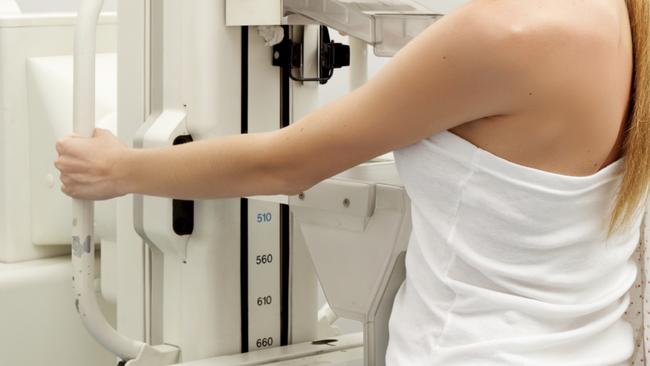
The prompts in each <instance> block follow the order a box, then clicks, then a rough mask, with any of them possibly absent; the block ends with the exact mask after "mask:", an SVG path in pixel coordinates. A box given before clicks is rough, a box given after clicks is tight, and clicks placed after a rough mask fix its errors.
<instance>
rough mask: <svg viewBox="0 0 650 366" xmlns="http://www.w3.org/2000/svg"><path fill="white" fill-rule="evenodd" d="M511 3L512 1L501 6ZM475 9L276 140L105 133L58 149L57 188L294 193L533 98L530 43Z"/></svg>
mask: <svg viewBox="0 0 650 366" xmlns="http://www.w3.org/2000/svg"><path fill="white" fill-rule="evenodd" d="M506 2H509V1H506ZM501 3H502V2H501V1H496V2H492V1H490V2H487V1H486V2H473V3H471V4H470V5H468V6H465V7H463V8H461V9H460V10H458V11H456V12H455V13H453V14H450V15H449V16H447V17H445V18H443V19H442V20H440V21H439V22H438V23H436V24H434V25H433V26H431V27H430V28H429V29H427V30H426V31H425V32H424V33H422V34H421V35H420V36H418V37H417V38H416V39H414V40H413V41H412V42H411V43H410V44H408V45H407V46H406V47H405V48H404V49H402V50H401V51H400V52H399V53H398V54H397V55H396V56H395V57H394V58H393V59H392V60H391V62H390V63H389V64H387V65H386V66H385V67H384V68H383V69H382V70H381V71H380V72H379V73H378V74H377V75H376V76H375V77H374V78H372V79H371V80H370V81H369V82H368V83H367V84H366V85H364V86H363V87H361V88H359V89H357V90H355V91H354V92H352V93H350V94H348V95H346V96H344V97H341V98H339V99H338V100H336V101H335V102H333V103H330V104H329V105H326V106H324V107H322V108H319V109H317V110H315V111H314V112H312V113H310V114H309V115H307V116H306V117H304V118H303V119H302V120H300V121H298V122H296V123H294V124H292V125H291V126H288V127H286V128H284V129H281V130H277V131H274V132H269V133H258V134H249V135H237V136H228V137H220V138H212V139H207V140H202V141H197V142H193V143H190V144H184V145H178V146H173V147H166V148H157V149H130V148H127V147H126V146H124V145H122V144H120V143H119V142H118V141H117V139H115V138H114V137H113V136H112V135H111V134H110V133H108V132H106V131H102V130H97V131H96V132H95V135H94V137H93V138H81V137H76V136H69V137H66V138H64V139H62V140H61V141H59V142H58V143H57V151H58V153H59V158H58V159H57V161H56V162H55V165H56V167H57V168H58V169H59V170H60V171H61V181H62V183H63V188H62V190H63V191H64V192H65V193H66V194H68V195H70V196H73V197H76V198H82V199H93V200H99V199H108V198H112V197H116V196H120V195H124V194H127V193H142V194H147V195H156V196H166V197H175V198H187V199H195V198H221V197H239V196H248V195H259V194H295V193H298V192H300V191H302V190H305V189H307V188H309V187H311V186H312V185H314V184H316V183H318V182H319V181H321V180H323V179H326V178H328V177H330V176H333V175H335V174H337V173H339V172H341V171H343V170H346V169H348V168H350V167H353V166H355V165H357V164H360V163H362V162H364V161H367V160H369V159H371V158H373V157H376V156H378V155H381V154H384V153H386V152H389V151H392V150H395V149H398V148H400V147H403V146H407V145H410V144H413V143H415V142H417V141H419V140H421V139H424V138H426V137H429V136H431V135H433V134H435V133H437V132H440V131H442V130H446V129H449V128H452V127H455V126H458V125H460V124H463V123H466V122H469V121H474V120H477V119H481V118H485V117H489V116H495V115H507V114H511V113H513V112H515V111H516V110H517V109H518V108H521V107H522V106H523V105H524V104H525V103H526V102H525V101H526V100H527V99H529V91H530V88H531V87H533V86H532V85H531V81H530V80H531V78H530V77H529V76H530V75H531V73H533V71H534V70H532V69H533V65H532V63H531V62H530V61H529V60H530V58H534V57H535V49H534V48H535V42H532V43H531V42H527V40H526V38H527V35H526V33H525V32H522V31H521V29H518V28H515V27H513V26H511V25H510V23H509V21H508V20H507V19H508V18H509V17H508V14H503V15H502V16H501V17H499V16H495V14H500V12H499V11H500V10H499V9H498V7H499V6H501Z"/></svg>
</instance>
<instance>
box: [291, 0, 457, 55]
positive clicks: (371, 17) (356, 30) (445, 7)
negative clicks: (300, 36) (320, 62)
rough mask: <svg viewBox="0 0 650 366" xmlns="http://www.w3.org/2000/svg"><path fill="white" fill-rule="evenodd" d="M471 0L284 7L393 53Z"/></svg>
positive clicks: (305, 1) (295, 2) (344, 0)
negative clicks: (443, 16) (442, 17)
mask: <svg viewBox="0 0 650 366" xmlns="http://www.w3.org/2000/svg"><path fill="white" fill-rule="evenodd" d="M467 2H468V1H467V0H284V10H285V12H288V13H295V14H300V15H303V16H306V17H308V18H311V19H313V20H315V21H317V22H320V23H322V24H325V25H327V26H329V27H332V28H335V29H337V30H339V31H342V32H344V33H347V34H350V35H352V36H354V37H356V38H359V39H362V40H364V41H366V42H368V43H369V44H371V45H373V46H374V47H375V54H377V55H378V56H391V55H393V54H395V52H397V51H398V50H399V49H400V48H402V47H403V46H404V45H405V44H406V43H408V41H410V40H411V39H413V37H415V36H416V35H417V34H419V33H420V32H421V31H422V30H424V29H425V28H426V27H428V26H429V25H431V24H432V23H434V22H435V21H436V20H438V19H439V18H440V17H441V16H442V15H444V14H447V13H449V12H450V11H452V10H453V9H455V8H457V7H458V6H460V5H462V4H464V3H467Z"/></svg>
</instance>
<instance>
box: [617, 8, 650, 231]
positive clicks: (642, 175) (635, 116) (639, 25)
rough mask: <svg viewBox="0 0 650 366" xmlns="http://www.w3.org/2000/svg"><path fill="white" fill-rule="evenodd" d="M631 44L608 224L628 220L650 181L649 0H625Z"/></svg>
mask: <svg viewBox="0 0 650 366" xmlns="http://www.w3.org/2000/svg"><path fill="white" fill-rule="evenodd" d="M626 3H627V7H628V11H629V14H630V22H631V26H632V38H633V44H634V79H633V84H632V94H631V101H630V102H631V105H630V112H629V116H630V117H629V120H628V121H627V125H626V129H625V138H624V141H623V154H624V156H625V159H624V166H625V167H624V173H623V181H622V182H621V186H620V190H619V192H618V196H617V198H616V202H615V205H614V207H613V210H612V215H611V219H610V225H609V233H610V234H611V233H612V232H613V231H615V230H616V229H617V228H619V227H621V226H624V225H625V224H627V223H629V221H630V220H631V219H632V217H633V216H634V214H635V213H636V212H637V209H639V207H640V204H641V203H642V202H644V201H645V199H646V197H647V194H648V185H649V183H650V0H626Z"/></svg>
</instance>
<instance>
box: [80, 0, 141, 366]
mask: <svg viewBox="0 0 650 366" xmlns="http://www.w3.org/2000/svg"><path fill="white" fill-rule="evenodd" d="M103 3H104V0H83V1H82V2H81V5H80V8H79V14H78V16H77V25H76V28H75V42H74V112H73V126H74V127H73V128H74V132H75V133H77V134H79V135H80V136H83V137H90V136H92V134H93V131H94V129H95V34H96V30H97V22H98V20H99V13H100V11H101V9H102V5H103ZM72 217H73V218H72V268H73V271H74V272H73V277H72V282H73V288H74V296H75V305H76V307H77V311H78V312H79V315H80V316H81V319H82V321H83V324H84V326H85V327H86V329H87V330H88V332H90V334H91V335H92V336H93V337H95V339H96V340H97V341H98V342H99V343H100V344H101V345H103V346H104V347H105V348H106V349H108V350H109V351H111V352H112V353H114V354H116V355H117V356H118V357H120V358H121V359H122V360H132V359H135V358H137V357H138V354H139V353H140V351H141V350H142V348H143V347H144V346H145V344H144V343H142V342H138V341H133V340H130V339H128V338H126V337H124V336H123V335H121V334H119V333H117V332H116V331H115V329H113V327H111V326H110V325H109V324H108V322H107V321H106V319H105V318H104V315H103V314H102V312H101V310H100V309H99V305H98V304H97V298H96V295H95V286H94V281H95V245H94V240H93V231H94V230H93V223H94V203H93V202H91V201H81V200H73V204H72Z"/></svg>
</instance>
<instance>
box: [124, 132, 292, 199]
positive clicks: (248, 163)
mask: <svg viewBox="0 0 650 366" xmlns="http://www.w3.org/2000/svg"><path fill="white" fill-rule="evenodd" d="M273 139H274V134H273V133H260V134H250V135H237V136H228V137H221V138H212V139H207V140H202V141H197V142H193V143H189V144H184V145H177V146H173V147H166V148H155V149H131V150H129V151H128V153H126V154H125V156H124V158H123V159H120V160H121V161H120V162H118V163H117V165H118V166H117V167H116V168H115V170H116V171H117V172H119V173H118V175H120V176H121V182H120V183H119V184H118V185H120V186H122V187H124V188H125V190H126V191H125V192H122V193H123V194H126V193H142V194H148V195H155V196H164V197H174V198H180V199H200V198H222V197H242V196H250V195H264V194H278V193H282V194H297V193H298V192H299V191H300V190H301V189H302V188H303V185H304V184H301V183H300V182H299V179H292V178H291V177H292V176H294V174H292V172H290V170H291V163H290V162H287V161H278V158H276V157H274V156H273V144H274V142H273Z"/></svg>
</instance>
